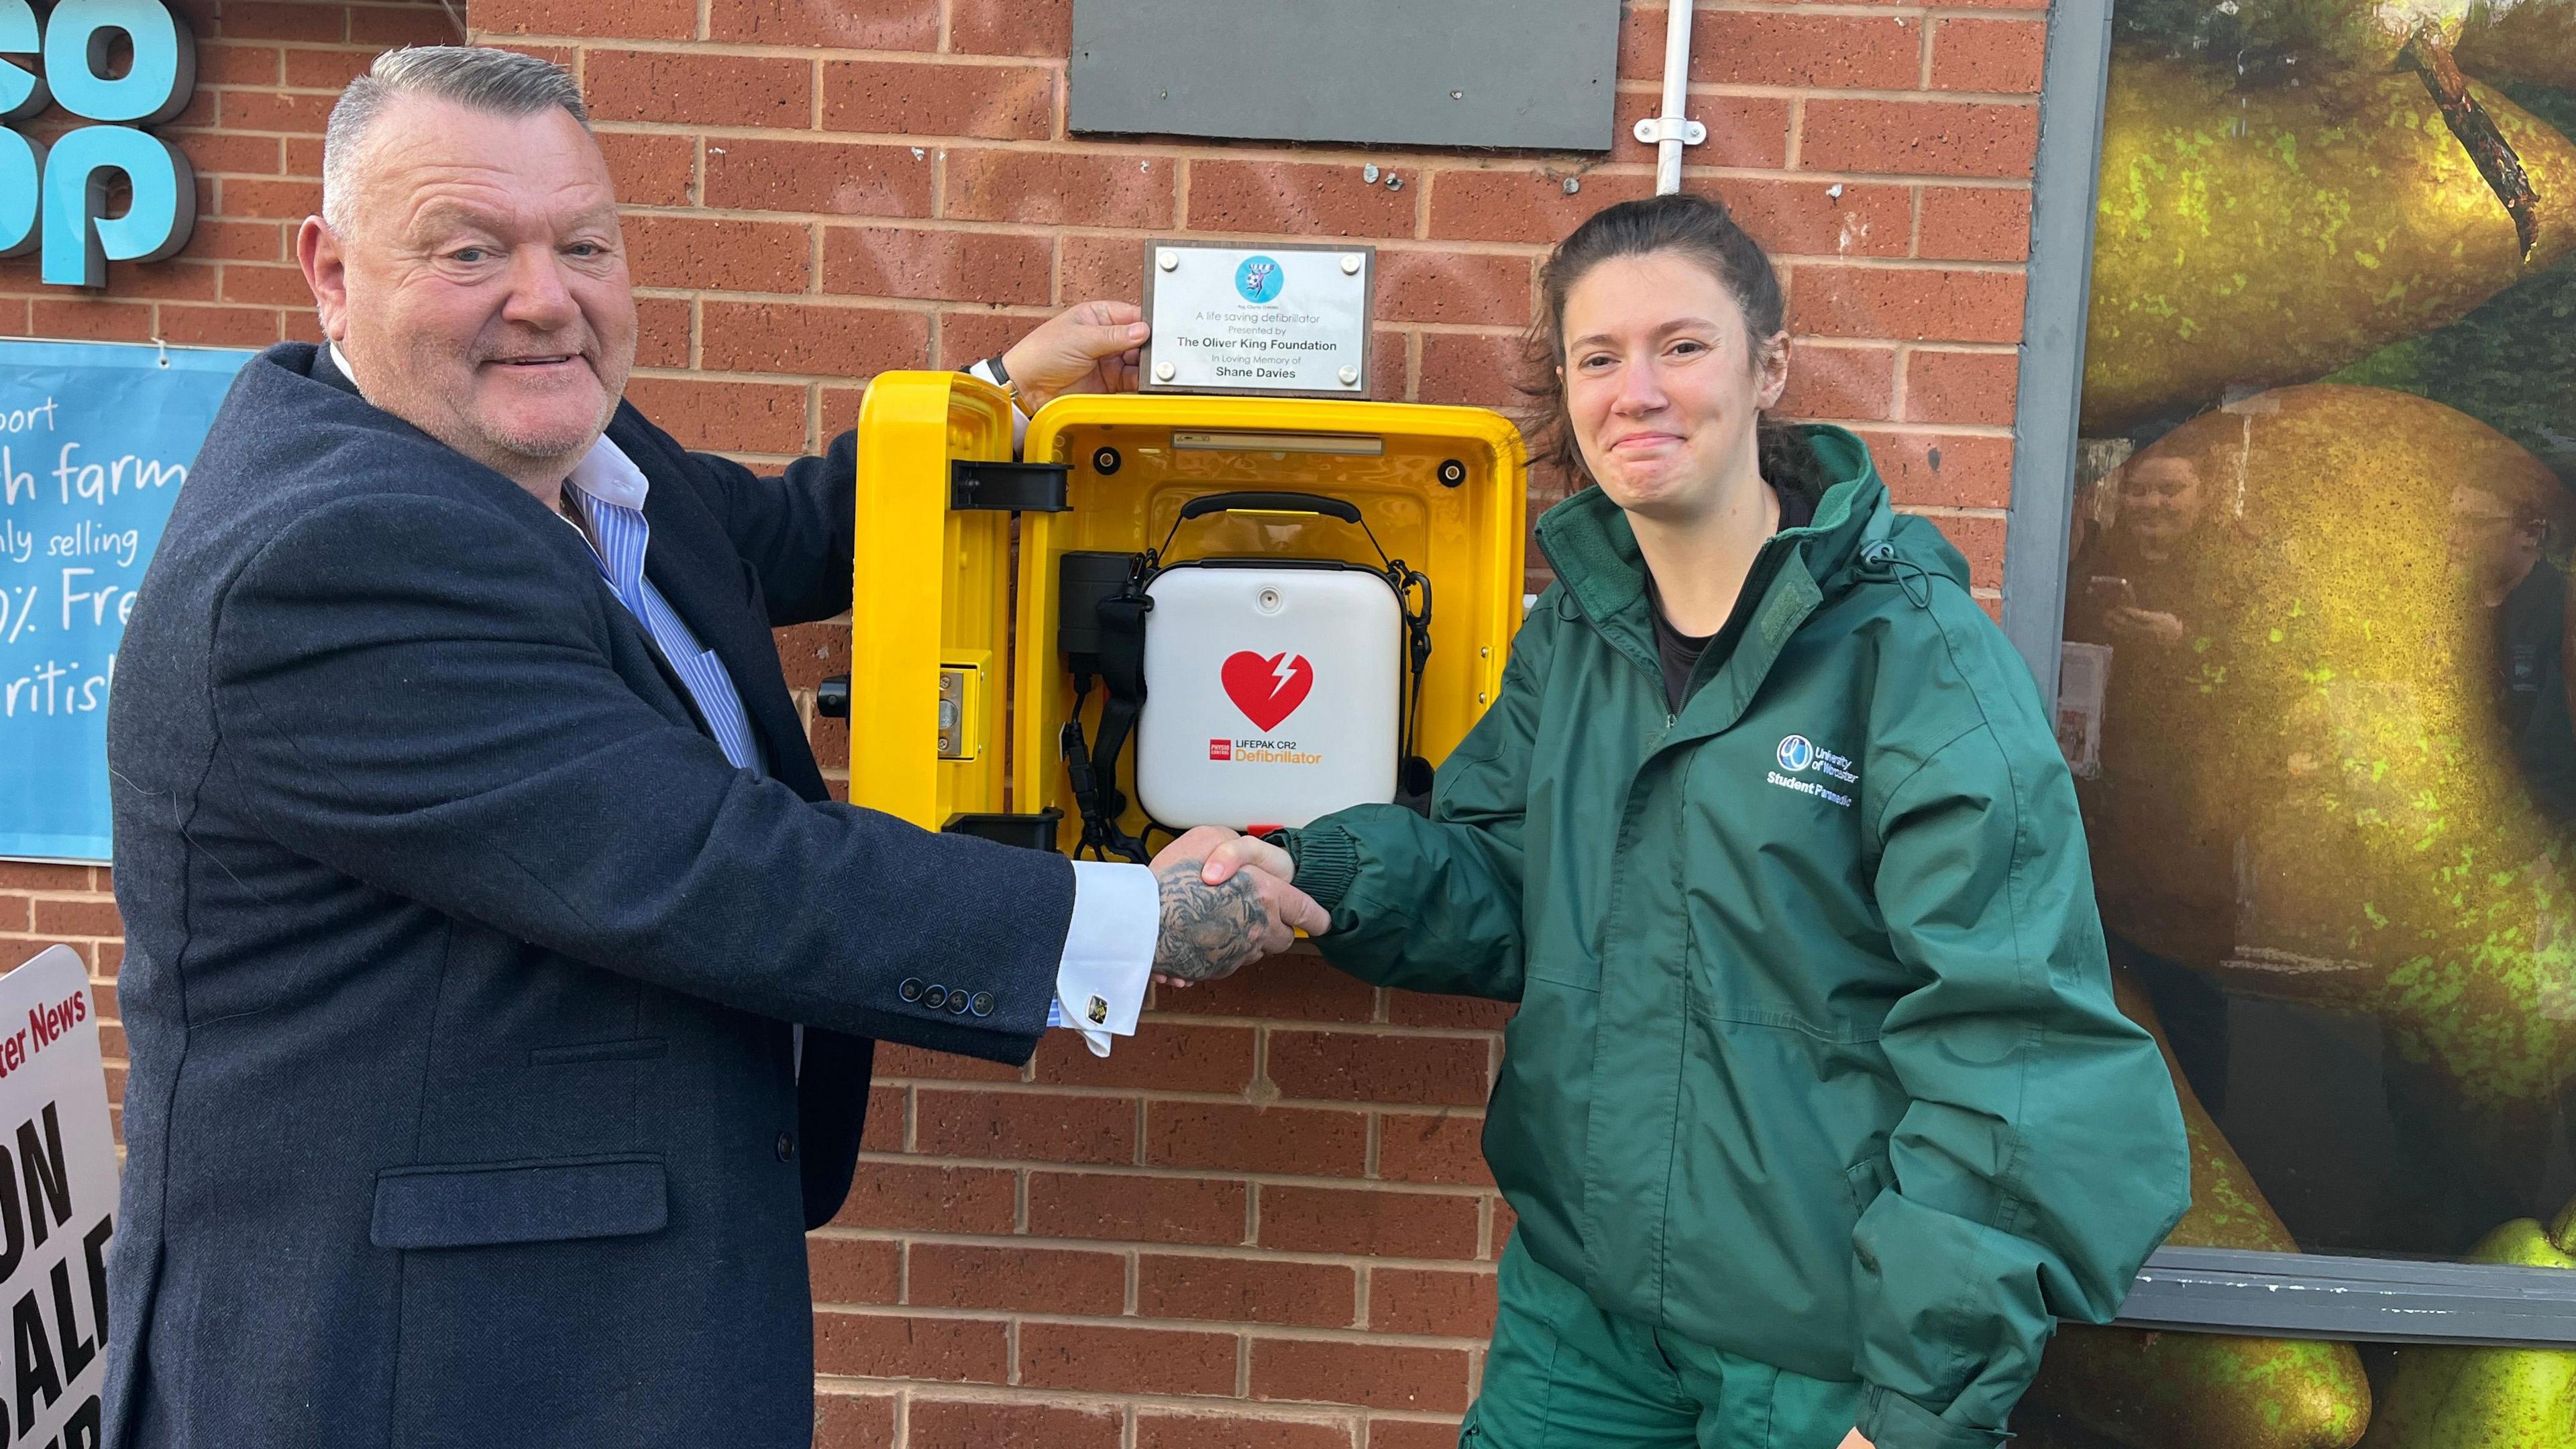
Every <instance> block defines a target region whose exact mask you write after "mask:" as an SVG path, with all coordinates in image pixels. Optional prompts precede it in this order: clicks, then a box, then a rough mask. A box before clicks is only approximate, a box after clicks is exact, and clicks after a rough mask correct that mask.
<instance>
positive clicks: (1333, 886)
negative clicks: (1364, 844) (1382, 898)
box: [1280, 825, 1360, 915]
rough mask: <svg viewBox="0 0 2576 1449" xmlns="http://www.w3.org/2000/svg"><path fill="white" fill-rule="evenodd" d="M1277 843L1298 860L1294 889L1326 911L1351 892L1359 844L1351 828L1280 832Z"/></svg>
mask: <svg viewBox="0 0 2576 1449" xmlns="http://www.w3.org/2000/svg"><path fill="white" fill-rule="evenodd" d="M1280 834H1281V836H1282V839H1281V841H1280V844H1281V845H1283V846H1285V847H1286V848H1287V851H1288V858H1289V859H1290V860H1293V861H1295V862H1296V863H1297V880H1296V886H1297V889H1299V890H1301V891H1304V892H1305V893H1306V894H1307V895H1308V896H1309V897H1311V898H1313V900H1314V902H1315V904H1317V905H1319V906H1322V907H1323V908H1324V912H1325V914H1327V915H1330V914H1332V913H1333V912H1335V911H1338V910H1340V909H1341V908H1342V897H1344V896H1346V895H1349V894H1350V893H1351V882H1352V881H1354V880H1356V879H1358V878H1359V873H1360V852H1359V847H1358V846H1357V845H1356V844H1355V843H1354V842H1353V841H1352V840H1351V836H1350V832H1349V831H1347V830H1344V829H1342V828H1341V827H1339V826H1334V825H1327V826H1324V827H1323V828H1321V829H1307V830H1287V831H1282V832H1280Z"/></svg>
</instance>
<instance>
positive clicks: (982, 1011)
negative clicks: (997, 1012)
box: [967, 991, 993, 1016]
mask: <svg viewBox="0 0 2576 1449" xmlns="http://www.w3.org/2000/svg"><path fill="white" fill-rule="evenodd" d="M967 1009H968V1010H969V1011H972V1012H974V1013H975V1014H976V1015H977V1016H991V1015H992V1014H993V993H991V992H989V991H978V992H976V993H975V999H974V1001H973V1002H971V1003H969V1004H968V1006H967Z"/></svg>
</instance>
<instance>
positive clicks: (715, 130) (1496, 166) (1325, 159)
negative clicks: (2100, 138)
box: [277, 85, 2039, 180]
mask: <svg viewBox="0 0 2576 1449" xmlns="http://www.w3.org/2000/svg"><path fill="white" fill-rule="evenodd" d="M1709 93H1710V94H1712V95H1731V96H1746V97H1751V98H1757V99H1770V98H1784V99H1790V100H1824V101H1834V100H1881V101H1894V102H1900V103H1904V102H1919V103H1921V104H1925V105H1952V106H1960V107H1968V106H1985V107H1989V108H1994V107H1998V106H2000V107H2002V108H2004V109H2009V110H2036V109H2037V108H2038V105H2039V97H2037V96H2035V95H2028V94H2006V95H2004V96H2002V97H2001V99H2000V100H1997V99H1991V98H1989V97H1988V93H1985V92H1956V91H1911V90H1887V89H1883V88H1873V89H1865V90H1864V89H1853V90H1836V89H1830V88H1824V87H1816V86H1754V85H1735V86H1729V87H1725V88H1723V89H1720V88H1716V87H1712V88H1711V90H1710V92H1709ZM324 94H330V93H328V92H325V93H324ZM1962 96H1964V97H1966V98H1965V99H1953V97H1962ZM598 128H599V130H600V132H601V134H604V135H611V136H658V135H673V134H685V135H692V136H695V135H704V136H708V137H711V138H713V139H717V140H743V141H758V140H814V139H826V140H835V141H841V142H844V143H849V144H859V145H874V146H903V147H907V148H908V147H913V146H924V147H925V148H926V147H927V146H930V145H942V146H957V147H966V148H969V149H973V150H997V151H1017V152H1023V153H1026V154H1030V155H1040V156H1052V155H1081V156H1109V157H1129V158H1143V159H1153V158H1158V157H1159V158H1164V159H1171V160H1178V159H1181V158H1183V157H1187V158H1190V159H1193V160H1208V161H1255V162H1260V161H1277V162H1283V163H1288V164H1304V165H1315V166H1354V167H1356V166H1364V165H1368V164H1371V163H1374V164H1376V165H1378V166H1379V167H1381V168H1384V167H1386V166H1387V165H1388V164H1389V162H1388V157H1389V156H1390V154H1401V155H1403V156H1404V157H1405V159H1404V160H1402V161H1399V162H1396V163H1394V165H1395V169H1397V170H1399V171H1413V172H1417V173H1424V174H1429V175H1435V176H1437V175H1447V174H1449V173H1451V172H1455V171H1500V172H1506V173H1509V172H1515V171H1518V170H1521V169H1522V168H1525V167H1547V166H1572V167H1574V168H1576V170H1577V171H1578V172H1580V173H1581V174H1585V175H1601V174H1608V175H1613V176H1630V175H1640V174H1642V175H1645V176H1652V175H1654V174H1655V163H1654V162H1652V161H1650V160H1649V161H1614V160H1608V159H1604V158H1606V157H1608V156H1610V155H1611V154H1613V153H1612V152H1608V151H1528V152H1513V153H1509V154H1508V155H1504V156H1495V157H1490V158H1488V157H1484V156H1479V155H1475V154H1471V153H1467V152H1463V151H1452V150H1440V151H1425V152H1414V153H1403V152H1392V151H1390V150H1388V149H1380V150H1357V149H1345V148H1339V147H1336V148H1332V149H1322V148H1318V149H1315V150H1290V149H1287V148H1286V147H1284V146H1281V145H1278V144H1276V143H1268V142H1264V141H1258V140H1247V141H1232V142H1216V141H1209V142H1196V143H1189V144H1174V145H1169V146H1153V145H1146V144H1143V143H1139V142H1133V141H1121V140H1116V139H1106V138H1104V139H1093V138H1091V137H1086V136H1070V137H1065V138H1062V139H1058V138H1055V137H1029V136H963V135H958V134H956V133H954V132H948V131H809V130H800V129H798V128H796V127H793V126H746V125H728V124H725V123H722V122H714V121H703V122H702V121H653V120H622V119H621V120H604V121H600V122H599V123H598ZM277 134H280V135H286V134H296V133H289V132H279V133H277ZM306 134H309V133H306ZM1703 144H1704V143H1703ZM1691 169H1695V168H1689V167H1685V171H1688V170H1691ZM2026 179H2027V178H2025V180H2026Z"/></svg>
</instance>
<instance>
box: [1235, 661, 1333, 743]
mask: <svg viewBox="0 0 2576 1449" xmlns="http://www.w3.org/2000/svg"><path fill="white" fill-rule="evenodd" d="M1282 659H1287V660H1288V667H1287V668H1285V669H1282V668H1281V667H1280V666H1279V661H1280V660H1282ZM1218 677H1219V678H1220V679H1222V680H1224V682H1225V697H1226V698H1228V699H1231V700H1233V701H1234V707H1235V708H1236V709H1239V710H1242V711H1243V716H1244V718H1246V719H1248V720H1251V721H1252V727H1253V728H1254V729H1257V730H1264V731H1267V730H1268V729H1270V727H1271V726H1273V725H1276V724H1277V723H1279V722H1280V721H1281V720H1283V719H1286V718H1287V717H1288V716H1290V715H1292V714H1295V713H1296V712H1297V706H1299V705H1301V704H1304V703H1305V702H1306V693H1307V691H1308V690H1311V689H1313V688H1314V687H1315V666H1313V665H1311V664H1309V663H1307V662H1306V656H1305V655H1303V654H1300V655H1298V656H1296V657H1295V658H1293V659H1290V658H1289V657H1288V655H1286V654H1284V653H1282V654H1273V655H1271V656H1270V657H1268V658H1266V659H1265V658H1263V657H1262V656H1260V655H1258V654H1255V653H1253V652H1252V651H1251V650H1249V649H1246V650H1243V651H1241V652H1240V653H1237V654H1234V655H1232V656H1231V657H1229V658H1228V659H1227V660H1226V661H1225V667H1224V669H1222V670H1221V671H1219V674H1218Z"/></svg>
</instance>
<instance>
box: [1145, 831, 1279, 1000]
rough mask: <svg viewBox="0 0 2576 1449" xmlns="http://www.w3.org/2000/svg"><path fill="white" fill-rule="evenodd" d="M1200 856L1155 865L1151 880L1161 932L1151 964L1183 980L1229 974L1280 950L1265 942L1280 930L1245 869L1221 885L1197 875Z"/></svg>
mask: <svg viewBox="0 0 2576 1449" xmlns="http://www.w3.org/2000/svg"><path fill="white" fill-rule="evenodd" d="M1206 864H1207V857H1206V856H1203V855H1201V856H1192V857H1189V858H1187V859H1181V860H1172V861H1168V862H1165V863H1162V864H1158V865H1157V866H1156V867H1155V868H1154V883H1155V884H1156V885H1157V886H1158V887H1160V888H1161V890H1162V894H1163V934H1162V935H1161V936H1160V937H1159V938H1157V939H1156V941H1155V943H1154V969H1155V970H1156V971H1158V972H1160V973H1162V974H1163V975H1165V976H1175V977H1178V978H1180V979H1181V980H1183V981H1214V980H1216V979H1217V978H1218V977H1220V976H1231V975H1233V974H1234V973H1235V972H1236V971H1237V970H1238V969H1240V968H1241V967H1242V966H1243V965H1244V963H1246V962H1248V961H1251V960H1253V959H1254V958H1256V957H1260V956H1266V955H1269V954H1271V952H1272V951H1274V950H1284V949H1286V946H1287V943H1286V942H1285V941H1282V942H1280V944H1279V945H1278V946H1276V947H1273V946H1270V945H1269V944H1268V938H1269V937H1270V936H1271V935H1272V934H1273V933H1274V932H1277V933H1280V934H1285V931H1284V928H1282V927H1280V926H1278V924H1277V923H1276V922H1274V921H1273V920H1272V919H1271V917H1270V912H1269V910H1268V908H1267V907H1265V906H1264V905H1263V904H1262V900H1261V891H1260V888H1259V887H1258V886H1257V885H1256V884H1255V883H1254V878H1253V875H1252V873H1251V872H1249V871H1245V872H1242V873H1240V874H1237V875H1235V876H1233V877H1231V878H1230V879H1228V880H1227V881H1226V883H1225V884H1223V885H1209V884H1207V883H1206V882H1204V881H1201V880H1200V879H1199V871H1200V869H1201V868H1202V867H1204V866H1205V865H1206Z"/></svg>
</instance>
